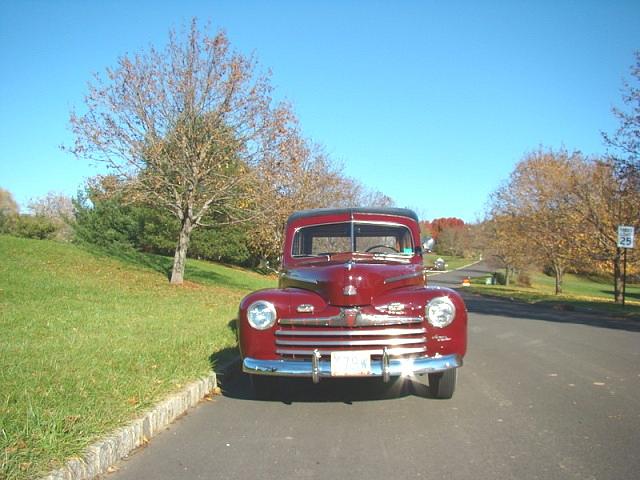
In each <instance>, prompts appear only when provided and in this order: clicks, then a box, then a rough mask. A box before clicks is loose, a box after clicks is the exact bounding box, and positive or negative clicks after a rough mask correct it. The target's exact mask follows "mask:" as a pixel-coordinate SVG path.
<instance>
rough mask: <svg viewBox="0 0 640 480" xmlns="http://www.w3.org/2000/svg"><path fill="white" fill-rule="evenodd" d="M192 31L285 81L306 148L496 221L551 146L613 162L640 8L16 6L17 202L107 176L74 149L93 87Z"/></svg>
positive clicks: (419, 197)
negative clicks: (533, 157) (520, 167)
mask: <svg viewBox="0 0 640 480" xmlns="http://www.w3.org/2000/svg"><path fill="white" fill-rule="evenodd" d="M193 16H196V17H198V18H199V19H200V20H201V21H203V22H204V21H209V20H210V21H211V24H212V26H213V29H214V30H216V29H217V28H224V29H225V30H226V31H227V33H228V35H229V37H230V39H231V41H232V43H233V45H234V46H235V47H236V48H237V49H239V50H240V51H241V52H243V53H245V54H251V53H255V54H256V56H257V58H258V59H259V61H260V63H261V65H262V66H263V67H264V68H269V69H271V70H272V72H273V77H272V80H273V84H274V85H275V87H276V89H277V94H278V96H279V97H281V98H286V99H287V100H289V101H290V102H292V103H293V105H294V108H295V110H296V113H297V114H298V116H299V118H300V120H301V125H302V127H303V129H304V132H305V134H306V135H307V136H309V137H311V138H312V139H313V140H315V141H316V142H318V143H321V144H323V145H324V146H325V148H326V151H327V152H328V153H329V154H330V155H331V156H332V157H333V158H334V159H336V160H338V161H341V162H343V164H344V166H345V171H346V173H347V174H348V175H349V176H352V177H356V178H358V179H360V180H361V181H362V182H363V183H364V184H365V185H367V186H368V187H371V188H373V189H377V190H380V191H382V192H384V193H386V194H387V195H389V196H391V197H392V198H394V200H395V201H396V203H397V205H398V206H407V207H411V208H414V209H416V210H417V211H418V213H419V214H420V215H421V216H422V217H423V218H426V219H432V218H435V217H443V216H447V217H448V216H455V217H460V218H462V219H464V220H465V221H467V222H471V221H474V220H476V219H477V218H479V217H480V216H481V215H482V213H483V211H484V207H485V204H486V201H487V198H488V195H489V193H490V192H492V191H493V190H494V189H495V188H496V187H497V186H498V185H499V184H500V182H501V181H503V180H504V179H506V178H507V176H508V175H509V173H510V172H511V171H512V169H513V166H514V165H515V163H516V162H517V161H518V160H519V159H520V158H521V157H522V156H523V154H525V153H526V152H528V151H531V150H533V149H535V148H537V147H538V146H539V145H545V146H550V147H554V148H558V147H561V146H564V147H566V148H567V149H569V150H581V151H582V152H584V153H586V154H601V153H603V152H604V147H603V145H602V140H601V136H600V132H601V131H603V130H605V131H612V130H613V129H615V126H616V122H615V119H614V118H613V116H612V115H611V107H612V106H613V105H616V104H619V103H620V88H621V86H622V81H623V79H624V78H628V72H629V67H630V66H631V64H632V63H633V51H634V50H637V49H640V1H638V0H633V1H621V0H609V1H606V0H602V1H587V0H575V1H562V0H550V1H545V0H537V1H533V0H531V1H518V0H513V1H508V0H504V1H455V0H452V1H446V2H445V1H385V2H382V1H338V0H334V1H319V0H318V1H313V2H312V1H304V0H298V1H261V2H258V1H219V0H208V1H174V2H168V1H166V2H163V1H160V0H156V1H108V0H104V1H97V0H96V1H62V0H57V1H54V0H50V1H45V0H42V1H29V0H2V1H1V2H0V65H1V69H2V73H1V75H0V187H2V188H5V189H8V190H9V191H11V192H12V193H13V194H14V197H15V199H16V200H17V201H18V202H19V203H20V204H21V206H23V207H24V206H26V204H27V202H28V200H29V199H30V198H36V197H39V196H43V195H45V194H46V193H47V192H49V191H55V192H61V193H64V194H67V195H74V194H75V193H76V192H77V190H78V188H79V187H80V186H81V185H82V183H83V181H84V179H86V178H87V177H89V176H91V175H93V174H95V173H96V170H95V168H93V167H91V166H89V165H87V164H86V163H85V162H83V161H82V160H77V159H75V158H74V157H72V156H71V155H69V154H67V153H64V152H62V151H60V149H59V148H58V147H59V145H60V144H70V143H71V141H72V137H71V134H70V131H69V128H68V118H69V111H70V109H71V108H72V107H73V106H77V107H79V108H81V106H82V105H81V101H82V98H83V95H84V94H85V92H86V82H87V81H88V80H89V79H90V78H91V75H92V74H93V73H94V72H103V71H104V69H105V68H106V67H109V66H113V65H114V64H115V62H116V59H117V57H118V56H119V55H122V54H124V53H134V52H136V51H139V50H140V49H142V48H145V47H146V46H148V45H150V44H154V45H163V44H164V42H165V40H166V38H167V32H168V30H169V29H170V28H172V27H180V26H181V25H182V24H183V23H188V21H189V19H190V18H191V17H193Z"/></svg>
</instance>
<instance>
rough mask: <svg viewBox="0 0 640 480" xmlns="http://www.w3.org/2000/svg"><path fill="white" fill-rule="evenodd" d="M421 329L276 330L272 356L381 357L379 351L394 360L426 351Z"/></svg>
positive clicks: (284, 328) (423, 332)
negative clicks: (346, 353) (350, 353)
mask: <svg viewBox="0 0 640 480" xmlns="http://www.w3.org/2000/svg"><path fill="white" fill-rule="evenodd" d="M425 333H426V330H425V328H424V327H410V328H401V327H396V328H353V329H348V330H347V329H343V328H332V329H330V330H329V329H326V328H309V329H300V328H287V327H286V326H284V327H281V328H279V329H278V330H276V332H275V334H276V353H277V354H278V355H282V356H285V357H294V358H295V357H307V356H311V355H312V354H313V352H314V350H318V352H319V353H320V355H330V354H331V352H332V351H337V350H359V351H366V352H368V353H369V354H370V355H372V356H382V352H383V350H384V349H385V348H386V349H387V354H388V355H390V356H395V357H405V356H415V355H418V354H422V353H424V352H426V350H427V349H426V346H425V342H426V336H425Z"/></svg>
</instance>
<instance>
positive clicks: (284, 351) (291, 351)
mask: <svg viewBox="0 0 640 480" xmlns="http://www.w3.org/2000/svg"><path fill="white" fill-rule="evenodd" d="M315 350H318V352H320V355H331V350H327V349H321V348H316V349H315ZM315 350H309V349H301V348H278V349H277V350H276V353H277V354H278V355H305V356H309V355H313V352H314V351H315ZM358 351H359V352H367V353H368V354H369V355H382V353H383V350H380V349H378V350H358ZM426 351H427V347H396V348H387V354H388V355H389V356H396V357H398V356H401V355H413V354H416V353H424V352H426Z"/></svg>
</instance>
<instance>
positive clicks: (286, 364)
mask: <svg viewBox="0 0 640 480" xmlns="http://www.w3.org/2000/svg"><path fill="white" fill-rule="evenodd" d="M462 365H463V363H462V357H461V356H460V355H457V354H454V355H444V356H437V357H419V358H397V359H396V358H390V359H389V369H388V372H389V376H390V377H398V376H411V375H423V374H426V373H436V372H444V371H446V370H450V369H452V368H459V367H461V366H462ZM242 370H243V371H244V372H245V373H250V374H254V375H273V376H281V377H313V375H314V372H313V368H312V364H311V361H309V360H261V359H257V358H251V357H247V358H245V359H244V361H243V362H242ZM316 373H317V378H318V380H319V379H320V378H323V377H331V360H318V361H317V372H316ZM355 376H360V377H382V376H383V371H382V359H380V360H372V361H371V372H370V373H368V374H361V375H355Z"/></svg>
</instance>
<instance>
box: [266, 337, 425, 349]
mask: <svg viewBox="0 0 640 480" xmlns="http://www.w3.org/2000/svg"><path fill="white" fill-rule="evenodd" d="M426 341H427V339H426V337H420V338H388V339H382V340H276V345H289V346H296V345H299V346H302V347H305V346H309V347H311V346H314V345H317V346H319V347H328V346H335V347H366V346H369V345H371V346H375V345H392V346H394V345H416V344H419V343H424V342H426Z"/></svg>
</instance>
